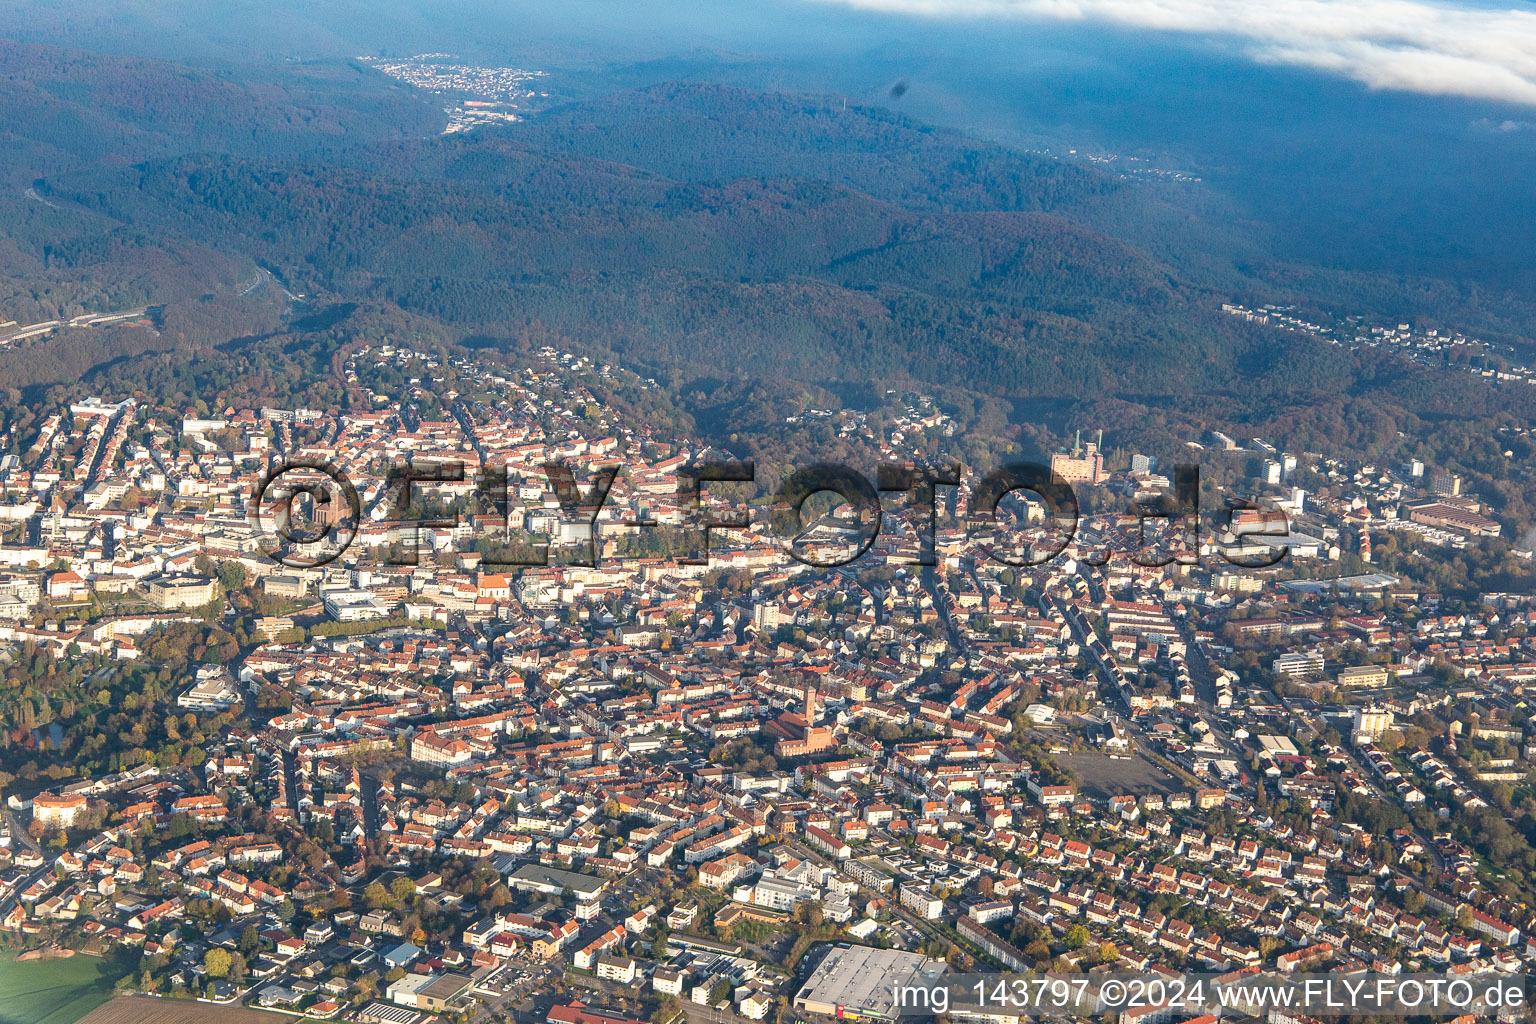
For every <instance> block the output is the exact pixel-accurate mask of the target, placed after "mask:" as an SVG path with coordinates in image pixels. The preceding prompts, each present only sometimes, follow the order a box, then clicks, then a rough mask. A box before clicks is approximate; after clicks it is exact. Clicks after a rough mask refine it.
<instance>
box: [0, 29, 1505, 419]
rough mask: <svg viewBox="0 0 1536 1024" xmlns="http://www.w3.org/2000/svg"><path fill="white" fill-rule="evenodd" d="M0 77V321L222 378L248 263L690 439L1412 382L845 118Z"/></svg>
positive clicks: (1139, 196)
mask: <svg viewBox="0 0 1536 1024" xmlns="http://www.w3.org/2000/svg"><path fill="white" fill-rule="evenodd" d="M0 61H3V62H4V69H5V70H6V72H7V73H8V74H9V75H10V77H11V79H12V80H13V81H14V82H15V83H16V89H17V91H18V92H19V93H22V94H24V95H23V98H22V99H20V100H18V102H17V103H16V104H14V105H11V106H0V133H4V134H5V136H6V137H8V138H10V139H13V140H15V141H16V142H17V154H18V155H17V159H16V161H15V163H14V164H13V165H12V166H11V167H10V168H9V170H8V173H9V174H11V176H12V181H13V185H12V187H11V188H10V189H9V190H6V191H4V192H3V193H0V302H3V303H4V304H5V305H6V306H7V307H8V308H9V309H13V310H14V309H17V308H25V307H26V305H27V303H25V302H23V301H22V298H23V297H22V295H21V290H22V288H23V287H24V286H25V285H26V284H31V285H32V286H33V293H32V294H31V295H30V296H29V297H28V298H29V299H30V305H31V307H32V308H33V309H35V310H36V315H38V316H39V318H40V317H41V316H45V315H49V314H48V309H49V308H50V307H51V308H53V309H58V310H67V309H68V308H69V307H70V306H71V305H73V306H75V307H78V306H79V305H80V304H81V303H82V302H89V303H90V304H91V305H93V306H96V305H101V304H105V303H116V304H124V305H132V304H135V303H142V302H148V301H155V302H158V303H163V304H165V305H166V307H167V309H166V317H167V325H168V326H171V325H175V326H176V328H177V330H178V331H179V332H180V333H181V334H182V335H184V336H185V337H186V339H187V344H188V345H189V346H195V347H197V349H198V351H199V353H200V354H201V355H202V356H203V357H206V358H208V359H217V358H219V356H218V355H217V352H218V349H217V348H216V346H218V345H220V344H222V343H224V342H227V341H231V340H232V339H236V338H238V337H240V336H241V335H242V333H258V332H270V331H273V330H274V329H275V328H274V325H272V324H271V323H269V322H268V321H269V320H270V319H271V318H272V317H274V316H277V315H278V313H279V312H280V307H281V303H280V301H279V299H280V295H279V294H278V291H277V289H276V288H275V287H271V288H268V287H265V286H264V285H263V283H262V282H263V280H264V278H263V277H262V275H261V274H259V273H258V272H257V270H256V268H257V267H258V266H259V267H263V268H267V269H269V270H271V271H273V272H275V273H276V274H277V275H278V277H279V278H280V279H281V280H282V281H284V282H286V283H287V285H288V286H289V287H290V288H292V289H293V290H295V291H300V292H304V293H306V294H307V295H308V296H310V298H311V299H312V300H313V301H314V304H315V305H316V306H323V305H326V304H331V303H335V304H348V303H360V304H365V305H366V306H367V308H370V309H374V310H389V309H393V310H395V311H397V312H402V313H403V319H409V318H410V317H416V318H422V319H425V320H428V321H431V322H433V323H435V324H438V325H440V326H441V327H442V331H443V336H444V337H445V338H448V339H472V340H473V343H474V344H475V345H477V346H481V347H485V346H504V347H509V348H510V347H516V346H528V345H532V344H555V345H559V346H562V347H565V348H568V349H571V350H574V351H579V352H585V353H590V354H592V355H594V356H596V357H599V358H604V359H611V360H614V361H618V362H621V363H624V364H626V365H629V366H631V367H633V368H636V369H639V370H643V371H645V372H647V373H648V374H653V375H655V376H657V377H659V378H666V379H668V380H669V381H672V382H674V383H675V384H676V385H677V387H678V393H679V394H683V393H687V394H690V395H703V396H705V397H704V398H702V399H700V403H701V404H700V405H699V406H697V407H695V410H694V411H701V410H706V409H707V408H708V407H709V406H708V403H709V402H711V401H716V399H718V398H719V396H720V395H729V394H735V393H738V392H740V393H750V392H751V386H750V384H744V383H743V382H753V381H762V380H768V381H774V382H780V383H784V384H786V385H788V386H790V387H791V388H793V387H796V386H806V385H816V386H822V387H824V388H826V389H827V392H828V393H841V394H860V393H862V394H866V395H867V394H872V393H873V394H879V393H883V390H884V389H885V388H887V387H891V386H902V385H910V386H914V387H917V388H919V389H923V390H929V391H935V392H942V393H945V394H949V395H952V396H957V401H959V402H961V403H967V402H972V400H975V401H976V402H977V403H980V402H991V403H992V404H991V405H990V406H989V407H990V408H1004V409H1006V408H1010V407H1011V408H1012V409H1013V410H1014V411H1015V415H1016V416H1017V417H1018V418H1020V419H1023V418H1027V417H1029V416H1031V415H1033V414H1034V410H1037V409H1038V408H1039V407H1040V403H1041V402H1042V400H1048V401H1049V402H1050V403H1052V405H1053V407H1054V408H1057V409H1060V408H1063V407H1064V405H1065V404H1066V403H1074V402H1076V403H1082V402H1087V401H1098V402H1105V401H1118V402H1121V403H1122V405H1121V406H1117V407H1115V408H1117V409H1122V410H1123V415H1124V416H1125V417H1126V418H1132V419H1134V418H1137V417H1142V416H1143V415H1144V412H1145V410H1149V409H1151V410H1164V411H1167V412H1169V413H1170V414H1172V415H1177V416H1178V417H1180V418H1184V419H1188V420H1201V421H1205V422H1215V421H1214V420H1212V419H1211V416H1212V414H1213V412H1214V413H1215V414H1216V415H1219V416H1224V417H1231V418H1234V419H1235V418H1238V417H1241V418H1242V419H1245V420H1247V421H1249V422H1262V421H1264V420H1266V419H1268V418H1272V417H1275V416H1277V415H1283V414H1286V413H1287V410H1294V409H1297V408H1302V409H1305V408H1312V407H1318V405H1319V403H1320V402H1321V401H1322V399H1323V398H1324V397H1327V398H1329V399H1334V398H1337V399H1338V400H1339V401H1341V402H1342V401H1347V400H1349V397H1350V396H1351V395H1353V394H1358V393H1360V391H1359V389H1360V388H1362V387H1364V386H1366V385H1365V383H1364V382H1366V381H1367V380H1369V379H1371V377H1372V375H1374V376H1375V379H1377V380H1381V379H1391V378H1386V377H1383V376H1381V375H1380V374H1379V373H1378V371H1377V370H1376V369H1374V368H1370V367H1364V366H1363V365H1362V363H1361V361H1360V360H1358V359H1356V358H1354V357H1352V356H1350V355H1349V354H1348V353H1345V352H1343V351H1342V350H1340V349H1338V348H1336V347H1333V346H1328V345H1325V344H1323V343H1320V342H1317V341H1313V340H1308V339H1306V338H1304V337H1301V336H1289V337H1287V336H1283V335H1280V334H1279V333H1278V332H1274V331H1266V330H1264V329H1260V328H1256V327H1254V326H1253V325H1250V324H1246V323H1244V322H1242V321H1240V320H1237V319H1235V318H1233V317H1230V316H1227V315H1225V314H1223V313H1222V312H1221V310H1220V306H1221V303H1222V302H1225V301H1232V300H1234V299H1235V300H1238V301H1245V302H1250V303H1251V302H1255V301H1265V300H1268V299H1293V298H1297V297H1298V293H1296V292H1292V291H1288V290H1287V288H1286V286H1285V284H1284V282H1283V281H1280V282H1279V283H1277V284H1270V283H1269V282H1270V281H1273V280H1276V278H1277V275H1276V274H1275V273H1274V269H1275V268H1274V266H1273V265H1272V264H1268V263H1266V258H1265V256H1264V253H1263V251H1262V249H1261V247H1258V245H1257V243H1256V242H1255V241H1254V240H1253V239H1251V238H1245V237H1241V236H1240V235H1239V233H1238V231H1237V230H1236V229H1235V228H1232V227H1230V226H1229V225H1227V224H1226V223H1224V222H1223V221H1221V220H1220V219H1219V218H1212V217H1208V216H1202V214H1201V213H1200V212H1199V211H1198V210H1194V209H1185V208H1181V207H1179V206H1177V205H1176V204H1174V203H1173V202H1172V201H1171V200H1170V199H1169V197H1168V196H1167V195H1166V194H1165V193H1164V192H1163V191H1160V190H1158V189H1155V188H1148V187H1145V186H1142V185H1140V184H1137V183H1129V182H1124V181H1120V180H1118V179H1113V178H1110V177H1108V176H1106V175H1104V174H1101V173H1099V172H1097V171H1095V170H1093V169H1090V168H1085V167H1081V166H1077V165H1074V164H1070V163H1063V162H1059V161H1055V160H1051V159H1048V158H1045V157H1041V156H1038V155H1033V154H1027V153H1020V152H1016V151H1013V150H1009V149H1006V148H1004V147H1001V146H997V145H993V144H991V143H987V142H984V141H979V140H975V139H971V138H968V137H966V136H963V135H959V134H956V133H954V132H950V131H946V130H941V129H934V128H930V127H928V126H925V125H922V124H918V123H915V122H913V121H911V120H909V119H906V118H903V117H900V116H897V115H894V114H891V113H889V112H886V111H883V110H878V109H871V108H866V107H860V106H858V105H848V106H846V107H845V106H844V104H843V102H842V100H841V99H835V98H829V97H826V96H800V95H793V96H791V95H782V94H776V93H754V92H749V91H744V90H741V89H736V88H727V87H722V86H713V85H664V86H657V87H654V88H649V89H644V90H640V91H632V92H625V93H621V94H618V95H615V96H613V97H610V98H607V99H603V100H598V101H594V102H589V103H584V104H580V105H573V106H567V107H564V108H561V109H557V110H555V111H552V112H550V113H548V114H546V115H542V116H539V117H536V118H533V119H530V120H529V121H527V122H523V123H519V124H515V125H511V126H509V127H507V128H505V129H498V130H494V131H477V132H473V133H466V134H456V135H451V136H442V135H440V134H439V130H440V127H441V110H440V103H439V102H438V101H429V100H428V99H427V98H425V96H424V94H421V93H417V92H414V91H412V90H410V89H407V88H405V87H403V86H400V85H399V84H398V83H395V82H393V81H391V80H388V79H385V78H384V77H383V76H382V75H378V74H375V73H374V72H372V71H369V70H367V69H366V68H363V67H361V66H360V65H356V66H355V65H351V64H346V63H337V64H319V65H313V66H307V65H306V66H299V67H295V68H292V69H288V70H283V69H277V68H269V69H264V70H261V71H249V72H246V71H235V70H227V71H220V72H217V73H215V72H211V71H206V70H193V69H185V68H177V67H176V66H175V65H170V64H165V63H160V62H152V61H126V60H120V59H117V58H100V57H95V56H92V55H80V54H71V53H68V52H65V51H58V50H51V49H48V48H45V47H17V46H14V45H5V46H3V47H0ZM92 119H94V120H92ZM34 179H40V180H34ZM23 186H24V187H23ZM1164 226H1167V230H1163V227H1164ZM1207 242H1209V243H1210V244H1206V243H1207ZM1323 273H1324V272H1322V271H1317V272H1315V274H1314V276H1313V277H1312V278H1311V279H1310V280H1312V281H1316V280H1320V279H1321V275H1322V274H1323ZM1298 279H1302V278H1300V277H1299V276H1298ZM1381 288H1382V292H1381V294H1383V295H1386V296H1387V299H1388V300H1390V295H1388V291H1389V290H1390V288H1391V285H1390V283H1388V284H1386V285H1381ZM263 303H266V304H265V305H264V304H263ZM1389 304H1390V303H1389ZM189 313H190V314H191V315H189ZM10 315H11V316H13V317H15V316H17V314H16V313H15V312H12V313H11V314H10ZM21 315H23V316H25V315H33V313H32V312H31V311H30V310H28V311H27V312H24V313H22V314H21ZM381 315H383V314H381ZM221 317H222V318H224V319H223V320H221ZM155 345H156V347H159V345H160V343H159V342H158V341H157V342H156V343H155ZM77 355H79V356H80V358H82V359H83V358H84V349H82V350H81V353H77ZM120 355H121V358H125V359H127V358H131V357H130V356H129V355H128V354H127V349H126V348H125V349H124V350H123V351H122V353H121V354H120ZM70 365H71V366H73V365H75V360H74V359H73V358H72V360H71V363H70ZM38 379H39V381H42V380H49V381H51V380H55V379H58V378H57V377H56V376H53V377H49V376H47V375H43V376H40V377H38ZM698 382H702V383H698ZM722 382H724V383H723V384H722ZM696 383H697V384H698V386H695V384H696ZM1372 386H1374V385H1372ZM1394 386H1395V385H1394ZM1439 393H1441V392H1438V391H1435V390H1433V389H1431V391H1430V392H1428V393H1427V394H1420V395H1418V396H1417V397H1414V398H1411V399H1409V398H1404V399H1403V402H1404V405H1403V408H1406V409H1407V410H1409V411H1413V410H1416V409H1427V408H1428V407H1429V405H1430V404H1432V402H1433V396H1434V395H1435V394H1439ZM710 396H714V397H713V398H712V397H710ZM999 400H1000V401H999ZM1395 401H1396V399H1394V402H1395ZM717 404H718V405H720V406H721V407H722V408H723V407H726V406H729V407H731V408H733V409H739V404H737V403H732V402H727V401H725V400H720V401H718V402H717ZM1496 411H1497V410H1490V412H1496ZM1395 414H1396V412H1395V411H1394V412H1392V413H1389V414H1387V415H1386V416H1385V417H1384V419H1390V418H1391V416H1392V415H1395ZM1106 415H1107V414H1106ZM781 419H782V417H781ZM1223 422H1224V421H1223Z"/></svg>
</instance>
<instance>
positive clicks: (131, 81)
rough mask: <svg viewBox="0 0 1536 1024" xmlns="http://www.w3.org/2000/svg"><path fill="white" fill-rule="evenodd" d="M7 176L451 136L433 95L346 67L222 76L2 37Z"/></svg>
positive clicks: (316, 152)
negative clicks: (444, 131)
mask: <svg viewBox="0 0 1536 1024" xmlns="http://www.w3.org/2000/svg"><path fill="white" fill-rule="evenodd" d="M0 80H3V81H4V83H5V87H4V102H3V103H0V137H3V138H4V139H5V140H6V142H7V146H8V151H7V154H6V160H5V161H4V165H3V169H0V175H5V176H6V177H7V178H8V179H9V180H12V181H15V182H18V183H22V184H30V183H31V179H32V178H34V177H40V176H43V175H45V174H55V173H62V172H65V171H67V170H70V169H74V168H79V167H81V166H83V165H95V164H123V163H133V162H138V161H143V160H148V159H151V158H154V157H157V156H165V155H167V154H170V153H177V152H189V151H194V150H195V151H217V152H233V153H241V154H244V155H249V156H256V155H261V156H267V157H283V158H287V157H293V156H298V155H306V156H325V155H334V154H336V153H339V152H342V151H344V150H345V149H346V148H348V147H352V146H358V145H362V144H364V143H368V142H372V141H377V140H378V139H381V138H416V137H420V136H421V135H423V134H428V133H435V132H436V131H438V130H440V129H441V125H442V122H443V115H442V112H441V111H440V110H437V109H435V105H434V104H431V103H429V102H428V101H427V100H426V99H425V98H424V97H423V96H421V95H419V94H417V93H415V92H413V91H410V90H407V89H405V88H402V87H400V86H399V85H397V84H394V83H390V82H388V81H387V80H384V79H382V78H380V76H377V75H374V74H372V73H371V72H367V71H365V70H364V69H362V68H360V67H355V66H352V65H349V64H342V63H325V64H313V65H292V66H289V67H287V68H284V69H282V70H280V71H279V70H264V69H241V70H240V71H239V72H235V71H227V72H214V71H209V70H203V69H194V68H188V67H184V66H182V65H178V64H172V63H169V62H166V61H157V60H141V59H132V58H125V57H114V56H108V55H104V54H96V53H84V52H81V51H78V50H66V49H61V48H58V47H52V46H37V45H27V44H21V43H16V42H12V41H10V40H5V39H0Z"/></svg>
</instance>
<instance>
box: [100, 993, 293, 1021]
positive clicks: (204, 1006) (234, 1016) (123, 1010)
mask: <svg viewBox="0 0 1536 1024" xmlns="http://www.w3.org/2000/svg"><path fill="white" fill-rule="evenodd" d="M297 1020H299V1018H298V1017H294V1016H292V1015H291V1014H283V1013H268V1012H266V1011H264V1010H249V1009H246V1008H245V1007H243V1006H220V1005H217V1004H215V1003H199V1002H194V1001H193V1000H191V999H156V998H155V997H154V996H118V997H117V998H116V999H113V1000H112V1001H111V1002H109V1003H107V1004H106V1005H104V1006H98V1007H97V1008H96V1009H94V1010H92V1011H91V1012H90V1013H88V1014H86V1015H85V1016H84V1017H81V1018H80V1020H78V1021H77V1022H76V1024H285V1022H287V1021H297Z"/></svg>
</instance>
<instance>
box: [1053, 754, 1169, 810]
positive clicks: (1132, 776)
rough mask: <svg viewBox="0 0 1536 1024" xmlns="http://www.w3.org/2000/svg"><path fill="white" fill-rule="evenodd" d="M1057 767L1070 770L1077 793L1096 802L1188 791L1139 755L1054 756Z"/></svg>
mask: <svg viewBox="0 0 1536 1024" xmlns="http://www.w3.org/2000/svg"><path fill="white" fill-rule="evenodd" d="M1056 763H1057V764H1059V765H1061V766H1062V767H1063V768H1070V769H1071V770H1072V772H1073V773H1074V774H1076V775H1077V779H1078V787H1077V788H1078V791H1079V792H1080V793H1082V795H1083V796H1086V797H1090V798H1093V799H1097V800H1104V799H1108V798H1109V797H1112V796H1121V795H1123V794H1129V795H1131V796H1143V795H1145V794H1148V793H1164V794H1167V793H1177V792H1179V791H1180V790H1185V789H1188V788H1189V787H1187V786H1185V785H1184V784H1182V783H1181V782H1180V781H1179V780H1178V779H1177V778H1175V777H1174V776H1172V775H1170V774H1169V773H1168V772H1166V771H1164V770H1163V769H1162V768H1159V767H1158V766H1157V765H1155V764H1153V763H1152V762H1151V761H1148V760H1147V759H1146V758H1144V757H1142V756H1141V755H1140V754H1132V755H1131V756H1130V758H1129V759H1120V758H1113V757H1109V756H1108V755H1105V754H1057V755H1056Z"/></svg>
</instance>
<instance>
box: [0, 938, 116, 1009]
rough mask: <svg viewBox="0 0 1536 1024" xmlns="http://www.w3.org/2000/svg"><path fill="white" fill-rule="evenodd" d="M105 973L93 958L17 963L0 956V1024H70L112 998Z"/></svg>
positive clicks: (103, 966) (104, 966)
mask: <svg viewBox="0 0 1536 1024" xmlns="http://www.w3.org/2000/svg"><path fill="white" fill-rule="evenodd" d="M109 970H110V968H109V967H108V965H107V964H106V963H105V962H103V961H102V960H99V959H97V958H96V957H93V956H74V957H70V958H69V959H68V960H31V961H28V962H27V963H17V962H16V956H15V954H14V953H0V1024H74V1022H75V1021H77V1020H79V1019H80V1018H81V1017H84V1016H85V1015H86V1014H88V1013H90V1012H91V1011H92V1010H94V1009H96V1007H98V1006H100V1005H101V1004H102V1003H105V1002H106V1001H107V1000H108V999H110V998H112V983H113V980H114V979H113V977H112V976H111V974H110V973H108V972H109Z"/></svg>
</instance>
